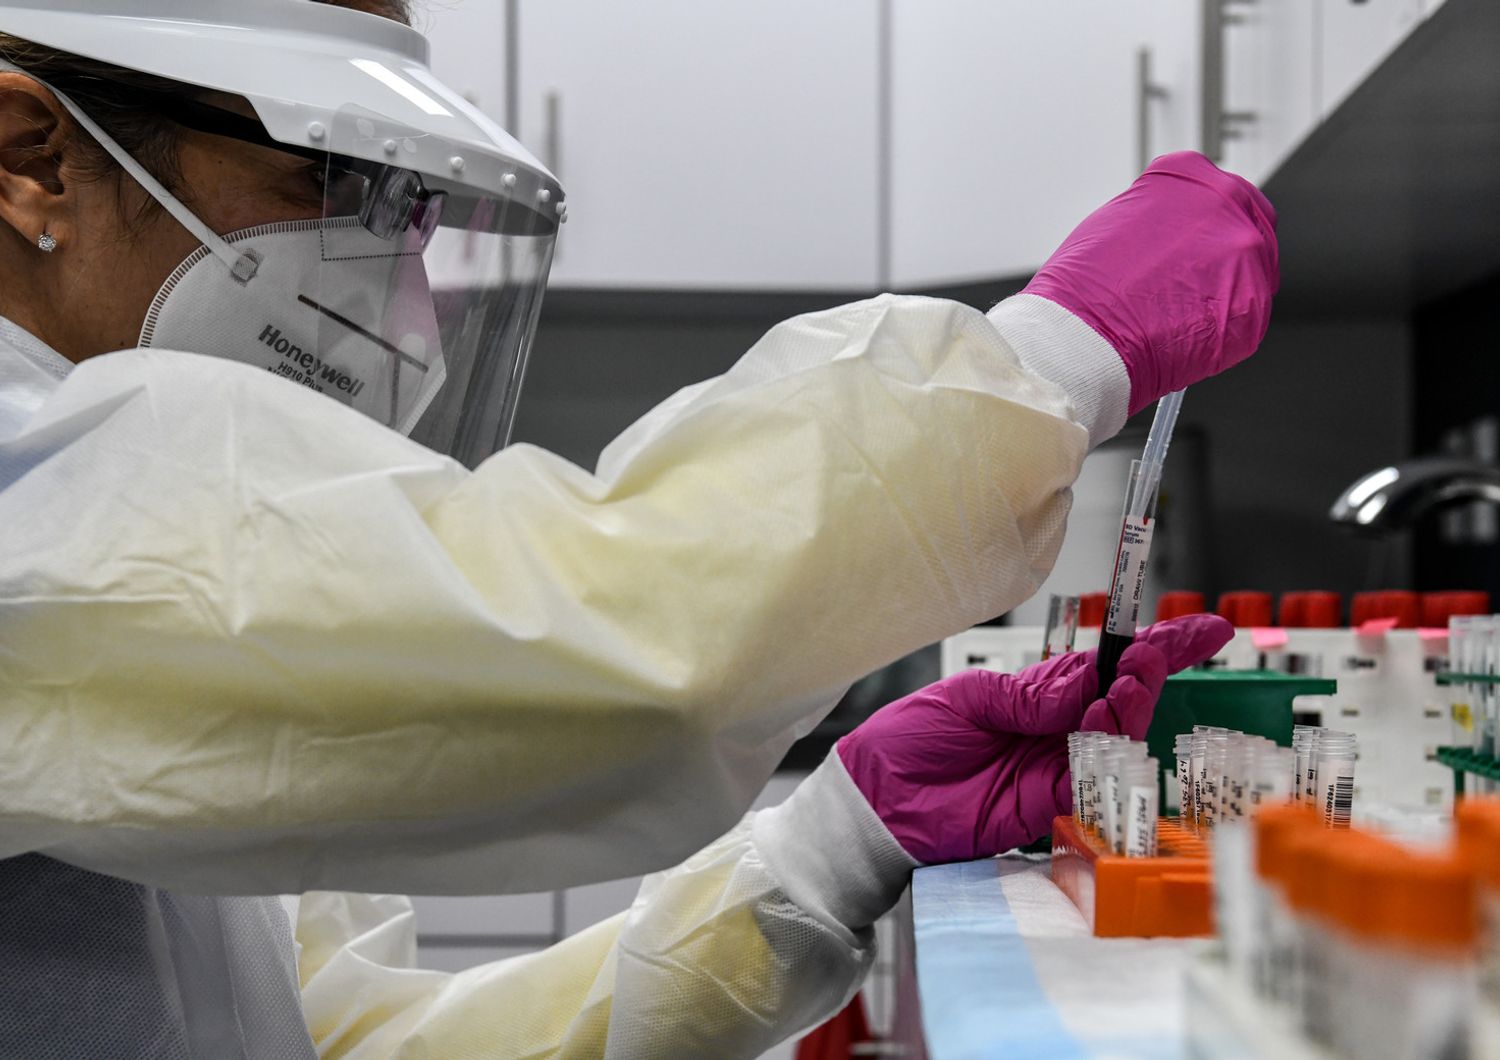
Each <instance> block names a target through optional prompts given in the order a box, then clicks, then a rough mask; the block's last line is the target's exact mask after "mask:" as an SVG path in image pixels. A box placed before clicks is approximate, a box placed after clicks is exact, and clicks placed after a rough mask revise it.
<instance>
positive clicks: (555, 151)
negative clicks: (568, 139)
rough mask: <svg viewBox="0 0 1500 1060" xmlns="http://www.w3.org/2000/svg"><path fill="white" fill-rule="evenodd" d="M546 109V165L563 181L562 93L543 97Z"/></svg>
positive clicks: (544, 137)
mask: <svg viewBox="0 0 1500 1060" xmlns="http://www.w3.org/2000/svg"><path fill="white" fill-rule="evenodd" d="M543 105H544V106H545V108H546V129H545V133H544V136H543V139H542V142H543V144H545V145H546V146H545V147H543V148H542V150H543V151H545V152H546V154H547V158H546V165H547V168H548V169H550V170H551V171H552V175H553V176H554V177H556V178H557V179H558V180H559V181H561V180H562V93H560V92H548V93H547V94H546V96H544V97H543Z"/></svg>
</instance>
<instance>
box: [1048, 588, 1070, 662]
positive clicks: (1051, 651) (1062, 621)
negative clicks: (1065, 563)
mask: <svg viewBox="0 0 1500 1060" xmlns="http://www.w3.org/2000/svg"><path fill="white" fill-rule="evenodd" d="M1077 635H1078V597H1076V596H1059V595H1058V594H1057V593H1053V594H1052V596H1051V597H1050V598H1049V599H1048V601H1047V628H1046V630H1045V632H1044V634H1043V637H1042V658H1043V659H1044V660H1045V659H1050V658H1052V656H1054V655H1066V654H1067V653H1068V652H1070V651H1072V650H1073V640H1074V638H1075V637H1076V636H1077Z"/></svg>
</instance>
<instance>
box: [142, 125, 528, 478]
mask: <svg viewBox="0 0 1500 1060" xmlns="http://www.w3.org/2000/svg"><path fill="white" fill-rule="evenodd" d="M162 109H163V113H164V115H165V116H167V117H169V118H170V119H172V120H173V121H177V122H179V123H180V124H183V125H185V126H188V127H190V128H194V129H197V130H199V131H202V132H208V133H210V134H213V135H219V136H228V137H232V138H235V139H240V140H243V141H247V142H251V143H261V144H262V146H267V147H272V148H276V149H280V150H286V149H285V147H283V146H282V145H277V144H275V143H274V142H273V141H269V139H268V138H266V137H265V135H264V133H263V132H261V131H260V130H259V126H258V123H256V122H255V121H253V120H252V119H249V118H244V117H241V116H239V115H237V114H234V113H231V112H228V111H224V110H221V109H218V108H214V107H208V106H204V105H201V104H195V103H191V102H181V101H175V102H168V101H163V104H162ZM337 121H338V123H339V124H340V125H341V126H343V127H344V128H343V129H342V130H341V131H342V135H340V136H339V137H338V139H339V140H340V141H341V142H344V143H350V142H358V141H360V140H370V141H376V144H375V146H376V148H377V149H381V148H380V145H383V144H385V143H388V142H391V141H392V140H393V137H394V134H396V133H397V130H394V129H392V128H391V125H390V123H389V121H383V120H381V119H380V118H379V117H378V116H375V115H372V114H368V113H362V112H360V111H359V110H358V109H354V108H351V109H350V110H348V111H347V112H345V113H343V114H341V115H339V116H338V119H337ZM394 139H395V142H396V143H397V144H398V147H397V152H398V153H397V161H399V160H400V157H399V152H400V150H401V148H400V146H399V145H400V144H401V143H403V142H406V141H408V140H409V139H410V137H409V136H404V135H403V136H399V137H394ZM262 141H264V142H263V143H262ZM292 153H294V154H296V155H298V156H301V157H305V158H306V159H307V168H308V180H309V182H316V183H317V184H318V185H319V186H321V188H322V189H323V208H322V212H321V215H320V216H317V217H308V218H304V219H299V220H291V221H282V222H276V223H270V224H266V225H262V226H259V227H256V228H251V229H246V230H244V231H240V232H231V233H229V234H227V235H226V236H224V238H223V243H224V244H225V245H226V247H227V250H228V253H223V252H221V253H218V254H216V253H215V249H214V248H213V246H212V245H211V244H210V243H207V242H205V244H204V245H203V246H202V247H200V248H199V249H198V250H197V251H195V252H194V253H193V254H192V255H191V256H190V257H189V258H188V259H187V260H186V261H184V262H183V263H182V265H181V266H179V267H178V268H177V270H176V271H175V272H174V273H173V274H172V275H171V276H170V277H169V278H168V280H167V282H166V284H165V285H164V286H163V287H162V289H161V291H160V292H159V293H158V295H157V297H156V299H155V300H154V302H153V303H152V306H151V308H150V310H149V312H148V313H147V316H146V321H145V326H144V328H143V329H142V332H141V337H140V345H142V346H155V347H159V348H166V349H177V350H187V351H189V352H201V353H207V354H212V355H214V356H221V357H227V358H230V359H233V360H238V361H243V362H245V363H248V364H253V365H256V366H257V367H262V368H265V369H266V370H267V371H269V372H272V373H273V374H275V375H278V376H280V377H282V378H284V379H288V380H290V381H291V382H294V383H296V384H298V385H300V386H305V387H307V388H309V389H312V390H315V391H317V392H319V393H321V394H325V395H327V396H328V397H330V398H333V399H334V400H336V401H340V402H342V403H344V404H346V405H349V406H351V407H352V408H354V409H356V410H358V411H360V412H362V413H364V414H365V415H367V416H370V417H371V418H373V419H375V420H378V421H380V422H381V423H384V424H385V425H386V426H388V427H390V428H392V429H393V430H397V431H401V432H402V433H404V434H409V435H411V436H413V437H414V438H416V439H417V440H419V441H421V442H423V443H425V444H427V445H429V446H431V447H432V448H435V449H438V450H441V451H443V452H448V453H451V454H452V455H454V456H456V457H457V458H458V459H460V460H462V461H464V462H465V463H468V464H470V465H471V466H472V465H474V464H477V463H478V462H479V461H481V460H483V459H484V457H486V456H488V455H489V454H490V453H492V452H494V451H495V450H496V449H498V448H500V447H502V446H503V445H504V444H505V443H506V441H507V440H508V438H509V435H510V427H511V422H512V420H513V418H514V414H515V407H516V401H517V399H518V397H519V395H520V389H521V379H522V375H523V373H524V371H525V367H526V359H527V355H528V353H529V351H530V345H531V339H532V335H533V333H534V331H535V327H536V321H537V315H538V312H539V311H540V309H541V298H542V292H543V290H544V289H545V287H546V281H547V272H548V269H549V267H550V264H551V259H552V248H553V245H554V241H555V239H556V234H557V221H556V213H555V211H552V210H545V211H543V210H537V209H532V208H530V207H529V206H523V205H521V204H520V203H519V202H518V201H517V200H515V199H506V198H497V197H495V196H490V195H485V194H483V193H480V192H478V191H477V190H476V189H473V188H469V187H466V186H464V185H462V184H457V183H453V182H438V181H436V180H434V179H433V178H425V179H424V177H423V176H422V175H421V174H419V173H417V172H415V171H413V170H410V169H405V168H402V167H400V166H399V165H381V164H379V163H372V162H366V161H363V160H361V159H358V158H353V157H350V156H346V155H336V154H332V153H329V152H314V151H301V150H299V151H295V152H292ZM517 183H519V181H517ZM429 185H431V186H429ZM548 199H549V200H550V196H548ZM539 205H542V206H545V205H546V204H545V203H543V204H539ZM231 258H232V260H231Z"/></svg>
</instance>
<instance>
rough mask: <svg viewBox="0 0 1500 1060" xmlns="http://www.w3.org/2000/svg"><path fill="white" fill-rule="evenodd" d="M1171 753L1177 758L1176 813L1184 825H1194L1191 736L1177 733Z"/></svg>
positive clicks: (1190, 734)
mask: <svg viewBox="0 0 1500 1060" xmlns="http://www.w3.org/2000/svg"><path fill="white" fill-rule="evenodd" d="M1172 753H1173V754H1174V755H1176V756H1177V798H1178V803H1177V812H1178V815H1179V816H1178V820H1180V821H1181V822H1182V823H1183V824H1184V825H1191V824H1194V823H1196V822H1195V821H1194V816H1195V815H1194V808H1193V734H1192V733H1190V732H1182V733H1178V734H1177V736H1176V737H1175V738H1174V739H1173V740H1172Z"/></svg>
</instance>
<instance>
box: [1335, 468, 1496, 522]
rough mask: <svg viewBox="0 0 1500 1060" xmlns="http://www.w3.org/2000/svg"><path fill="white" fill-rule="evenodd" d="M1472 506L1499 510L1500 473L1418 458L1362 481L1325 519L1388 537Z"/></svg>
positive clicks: (1349, 490) (1339, 501)
mask: <svg viewBox="0 0 1500 1060" xmlns="http://www.w3.org/2000/svg"><path fill="white" fill-rule="evenodd" d="M1473 500H1485V501H1490V502H1492V503H1495V504H1500V467H1494V466H1491V465H1489V464H1481V463H1477V462H1475V461H1473V460H1457V459H1454V458H1453V457H1419V458H1417V459H1415V460H1407V461H1404V462H1402V463H1400V464H1393V465H1391V466H1389V467H1383V468H1380V469H1378V470H1376V471H1371V472H1369V473H1368V474H1365V475H1361V476H1360V477H1359V478H1358V479H1356V480H1355V481H1354V484H1353V485H1351V486H1350V487H1349V488H1348V489H1346V490H1344V492H1343V493H1342V494H1340V495H1339V499H1338V500H1336V501H1334V502H1333V508H1332V509H1330V511H1329V513H1328V517H1329V518H1330V519H1332V520H1333V521H1334V522H1335V523H1338V524H1340V525H1342V526H1349V527H1352V528H1354V529H1356V530H1361V531H1365V532H1368V533H1372V534H1389V533H1393V532H1395V531H1397V530H1403V529H1405V528H1406V527H1408V526H1410V525H1412V524H1413V523H1414V522H1416V521H1417V519H1419V518H1420V517H1421V516H1422V515H1424V514H1425V513H1427V512H1428V511H1430V510H1432V509H1433V508H1439V507H1444V506H1446V505H1449V504H1456V503H1458V502H1460V501H1473Z"/></svg>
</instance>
